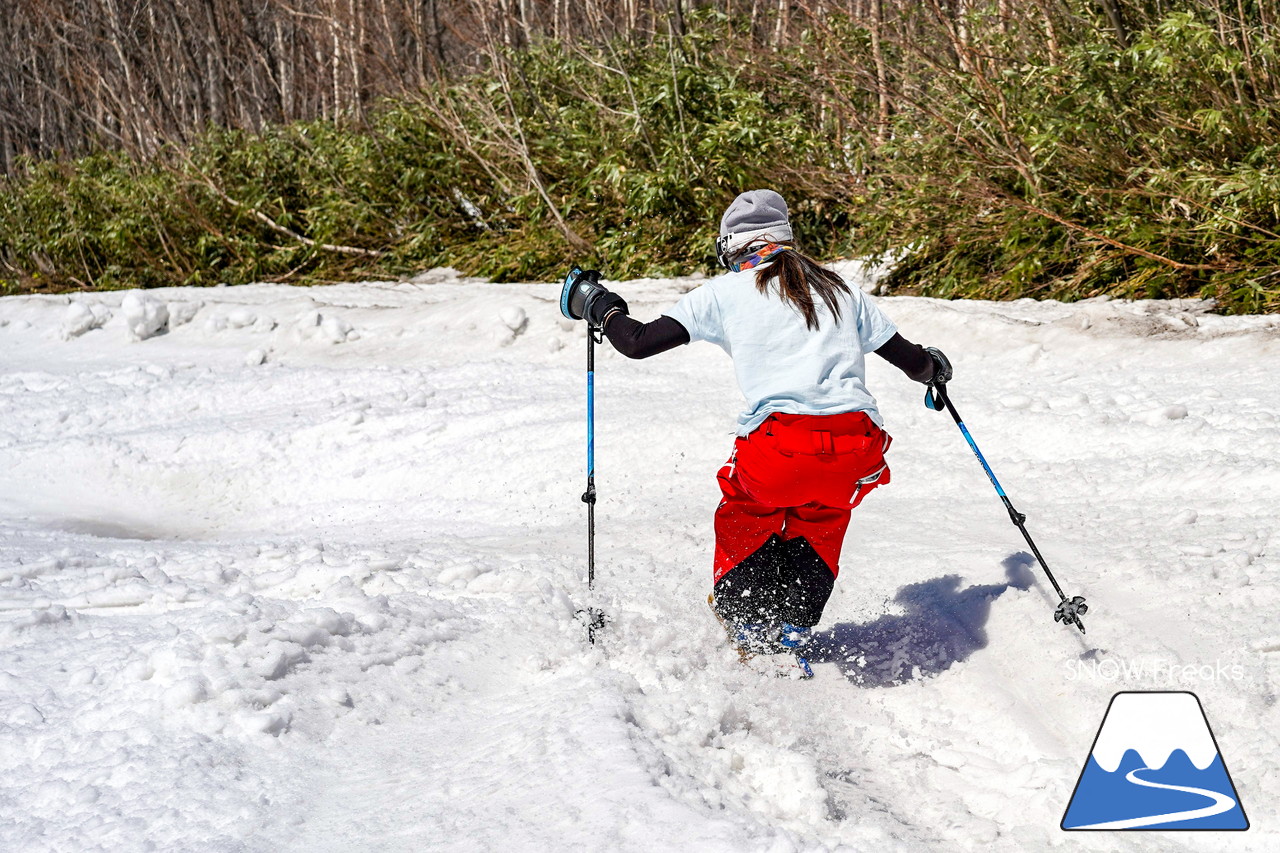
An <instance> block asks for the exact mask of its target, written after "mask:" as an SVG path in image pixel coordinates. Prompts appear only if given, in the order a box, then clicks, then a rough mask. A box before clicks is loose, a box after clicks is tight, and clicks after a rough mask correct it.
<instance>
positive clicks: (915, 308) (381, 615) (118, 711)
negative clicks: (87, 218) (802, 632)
mask: <svg viewBox="0 0 1280 853" xmlns="http://www.w3.org/2000/svg"><path fill="white" fill-rule="evenodd" d="M696 283H697V281H696V280H695V279H672V280H642V281H636V282H628V283H625V284H621V285H619V286H618V289H619V290H620V292H622V293H623V294H624V295H625V296H626V297H627V299H628V302H629V303H630V304H631V306H632V312H633V314H634V315H636V316H638V317H640V318H642V319H650V318H652V317H654V316H656V315H657V314H658V313H660V312H661V311H662V310H664V309H665V308H666V307H668V306H669V305H671V304H672V303H673V302H674V301H675V300H676V299H677V298H678V296H679V294H680V293H682V292H683V291H685V290H687V289H689V288H690V287H693V286H695V285H696ZM558 295H559V290H558V286H556V285H546V284H542V285H491V284H482V283H477V282H472V281H467V280H465V279H459V278H458V277H457V276H456V275H452V274H450V273H448V272H436V273H433V274H431V275H427V276H423V277H420V279H418V280H416V281H415V282H403V283H366V284H352V285H337V286H331V287H317V288H289V287H282V286H271V285H254V286H248V287H239V288H216V289H209V290H187V289H173V290H159V291H149V292H147V294H146V295H145V297H146V298H145V299H141V300H140V299H138V297H137V296H136V295H134V296H131V297H127V296H126V295H124V294H120V293H99V294H82V295H74V296H70V297H66V296H56V297H55V296H28V297H9V298H4V299H0V849H3V850H6V851H8V850H13V851H41V850H50V851H53V850H57V851H65V850H77V851H90V850H111V851H132V850H140V851H141V850H215V851H276V850H299V851H302V850H306V851H324V850H333V851H338V850H342V851H349V850H371V851H372V850H378V851H396V850H402V851H420V850H435V849H439V850H451V851H452V850H564V849H575V848H579V847H580V848H584V849H595V850H626V851H630V850H634V851H653V850H698V851H755V850H759V851H793V850H794V851H819V850H868V851H894V850H902V851H915V850H955V849H979V848H981V849H983V850H997V851H1003V850H1008V851H1022V850H1037V849H1051V848H1057V847H1061V846H1064V845H1066V844H1071V845H1073V846H1081V845H1084V846H1086V847H1087V848H1088V849H1091V850H1093V849H1096V850H1188V851H1191V850H1195V851H1199V850H1258V851H1262V850H1272V849H1277V847H1278V846H1280V838H1277V834H1278V833H1277V807H1276V803H1277V802H1280V744H1278V743H1277V738H1276V734H1275V732H1277V731H1280V712H1278V711H1277V707H1276V703H1277V700H1276V687H1275V685H1276V675H1277V666H1278V662H1280V655H1278V654H1277V649H1280V642H1278V641H1277V633H1276V628H1275V624H1276V623H1275V612H1276V608H1277V605H1278V604H1280V596H1277V593H1276V570H1277V564H1276V561H1275V557H1274V556H1273V554H1272V552H1273V551H1274V549H1275V547H1276V546H1275V542H1274V539H1275V536H1276V522H1275V518H1276V516H1277V514H1278V512H1280V415H1278V414H1277V410H1276V406H1275V393H1276V391H1275V375H1276V369H1275V368H1276V366H1277V364H1280V343H1278V341H1280V318H1267V317H1237V318H1224V317H1217V316H1212V315H1208V314H1206V313H1204V311H1203V306H1201V305H1199V304H1198V303H1192V302H1134V303H1126V302H1086V303H1078V304H1075V305H1064V304H1059V303H1052V302H1050V303H1039V302H1033V301H1030V300H1021V301H1018V302H1013V303H985V302H941V301H936V300H928V299H912V298H888V299H884V300H882V304H883V305H884V307H885V308H886V310H887V311H888V313H889V314H890V316H891V317H892V318H893V319H894V320H895V321H896V322H897V323H898V325H899V327H900V329H901V330H902V332H903V333H904V334H905V335H906V336H907V337H909V338H911V339H913V340H916V341H920V342H923V343H925V344H930V345H936V346H939V347H941V348H942V349H943V350H944V351H946V352H947V354H948V355H949V356H950V357H951V359H952V361H953V363H954V364H955V366H956V379H955V381H954V383H953V385H952V386H951V387H952V397H953V399H954V401H955V403H956V405H957V407H958V408H959V410H960V412H961V414H962V415H963V416H964V418H965V421H966V423H967V425H968V427H969V429H970V430H971V432H972V433H973V436H974V438H975V440H976V441H977V442H978V444H979V446H980V447H981V448H982V450H983V452H984V453H985V454H986V456H987V458H988V459H989V460H990V462H991V465H992V467H993V469H994V470H995V472H996V474H997V476H998V477H999V478H1000V480H1001V482H1002V484H1003V485H1004V486H1005V488H1006V489H1007V491H1008V492H1009V494H1010V496H1011V498H1012V500H1013V502H1014V503H1015V505H1016V506H1017V507H1018V508H1019V509H1020V510H1021V511H1023V512H1024V513H1026V514H1027V516H1028V522H1027V524H1028V528H1029V530H1030V531H1031V533H1032V535H1033V536H1034V537H1035V538H1036V541H1037V544H1039V545H1040V547H1041V550H1042V551H1043V552H1044V554H1045V557H1046V559H1047V560H1048V561H1049V565H1050V567H1051V568H1053V569H1054V570H1055V572H1056V573H1057V574H1058V577H1059V580H1060V581H1061V582H1062V584H1063V587H1064V589H1065V590H1066V592H1067V593H1068V595H1072V594H1083V595H1085V596H1086V597H1087V598H1088V600H1089V604H1090V607H1091V609H1090V613H1089V614H1088V616H1087V617H1086V620H1085V621H1086V625H1087V626H1088V629H1089V633H1088V634H1087V635H1086V636H1083V637H1082V636H1080V635H1078V634H1077V633H1076V632H1074V631H1070V630H1066V629H1064V628H1062V627H1061V626H1059V625H1056V624H1055V623H1054V622H1053V620H1052V605H1053V603H1054V601H1053V596H1052V595H1051V590H1050V589H1049V587H1048V585H1047V583H1046V582H1045V581H1044V579H1043V578H1042V576H1041V575H1040V572H1039V569H1038V567H1036V566H1035V565H1034V564H1033V563H1032V562H1031V561H1030V559H1029V557H1028V555H1027V554H1026V553H1025V551H1024V543H1023V542H1022V541H1021V539H1020V537H1019V536H1018V533H1017V531H1016V530H1015V529H1013V528H1012V526H1011V525H1010V524H1009V521H1008V517H1007V515H1006V514H1005V512H1004V510H1003V508H1002V507H1001V506H1000V503H999V501H998V499H997V498H996V497H995V495H994V493H993V492H992V490H991V488H990V485H989V483H988V482H987V480H986V478H985V476H984V475H983V473H982V470H981V468H980V467H979V466H978V464H977V463H976V461H975V460H974V459H973V456H972V454H971V453H970V451H969V449H968V448H967V446H966V445H965V444H964V441H963V439H962V437H961V436H960V435H959V433H958V431H957V430H956V429H955V426H954V424H953V423H952V422H951V420H950V419H949V418H948V417H946V416H945V415H942V414H938V413H934V412H931V411H929V410H927V409H926V408H925V407H924V406H923V404H922V399H923V390H922V388H921V386H919V385H917V384H915V383H912V382H910V381H909V380H907V379H905V378H904V377H902V376H901V375H900V374H898V373H897V372H896V371H895V370H893V368H891V367H890V366H888V365H887V364H883V363H880V361H879V360H878V359H870V360H869V361H870V368H869V369H870V376H869V382H870V385H871V388H872V391H873V393H875V394H876V396H877V398H878V399H879V401H880V403H881V408H882V412H883V414H884V415H885V418H886V420H887V422H888V429H889V431H890V432H891V433H892V434H893V435H894V437H895V442H894V446H893V449H892V451H891V452H890V460H889V461H890V465H891V467H892V469H893V482H892V484H891V485H890V486H888V487H885V488H883V489H880V490H877V492H876V493H875V494H874V495H873V496H872V497H871V498H869V499H868V500H867V502H866V503H865V504H864V505H863V506H862V507H860V508H859V509H858V510H857V511H856V513H855V516H854V521H853V524H852V525H851V527H850V532H849V535H848V537H847V539H846V544H845V556H844V559H843V562H842V565H843V571H842V574H841V577H840V580H839V581H838V583H837V586H836V592H835V594H834V596H833V598H832V601H831V603H830V604H829V606H828V608H827V613H826V618H825V621H824V622H823V624H822V625H820V626H819V631H818V634H819V636H818V641H819V644H818V646H817V650H816V652H815V655H814V658H815V661H816V663H815V669H816V671H817V677H816V678H815V679H813V680H812V681H809V682H794V681H785V680H769V679H761V678H759V677H758V676H755V675H753V674H752V673H751V672H749V671H747V670H745V669H744V668H742V667H741V666H739V665H738V664H737V662H736V657H735V656H734V654H733V653H732V652H731V651H730V650H729V649H728V647H727V645H726V644H725V642H724V640H723V638H722V635H721V632H720V629H719V627H718V626H717V625H716V623H715V621H714V619H713V618H712V615H711V613H710V611H709V610H708V608H707V606H706V602H705V599H706V593H707V589H708V586H709V582H710V559H711V547H712V530H711V513H712V510H713V509H714V507H715V505H716V502H717V500H718V491H717V487H716V484H715V479H714V475H715V471H716V469H717V468H718V467H719V465H720V464H721V463H722V461H723V460H724V458H725V457H726V456H727V455H728V453H729V450H730V447H731V442H732V429H733V419H734V416H735V415H736V413H737V411H738V409H739V404H740V397H739V395H738V393H737V390H736V388H735V386H734V384H733V376H732V371H731V367H730V363H729V361H728V359H727V358H725V357H724V355H723V354H722V353H720V351H719V350H717V349H715V348H713V347H710V346H708V345H694V346H690V347H684V348H680V349H679V350H678V351H676V352H673V353H668V354H665V355H663V356H659V357H656V358H654V359H650V360H647V361H644V362H631V361H628V360H626V359H624V358H622V357H621V356H619V355H617V354H616V353H614V352H612V351H611V349H610V348H609V347H608V345H605V346H603V347H601V348H599V349H598V350H597V376H596V382H597V436H596V453H597V465H598V470H597V486H598V489H599V494H600V503H599V505H598V508H597V521H598V540H597V547H598V555H599V559H598V567H597V570H598V575H597V591H598V601H597V603H598V604H599V605H600V606H602V607H603V608H604V609H605V610H606V611H607V612H608V613H609V615H610V617H611V620H612V621H611V622H610V624H609V625H608V626H607V628H606V629H605V630H604V631H603V632H602V635H601V639H600V643H599V645H598V646H596V647H594V648H591V647H588V646H587V645H586V643H585V642H584V638H583V633H584V632H583V630H582V627H581V626H580V625H579V624H578V623H577V622H575V621H574V615H573V614H574V611H575V610H576V609H578V608H579V607H581V606H583V605H584V604H586V603H587V601H586V599H585V596H584V590H585V512H584V509H583V505H582V503H581V502H580V500H579V495H580V494H581V491H582V487H583V485H584V480H585V471H584V461H585V459H584V456H585V447H584V445H585V425H584V385H585V377H584V360H585V354H584V353H583V349H584V348H585V332H584V329H583V328H582V326H581V325H580V324H579V325H575V324H572V323H569V322H567V321H564V320H562V319H561V318H560V317H559V312H558V307H557V301H558ZM148 300H149V301H150V302H148ZM162 309H163V310H162ZM166 323H167V325H166ZM1215 667H1218V672H1219V673H1222V672H1225V673H1226V674H1225V675H1220V674H1215V671H1214V668H1215ZM1179 668H1181V669H1179ZM1171 679H1173V680H1171ZM1144 688H1146V689H1190V690H1194V691H1196V692H1197V693H1198V695H1199V696H1200V698H1201V700H1202V702H1203V703H1204V706H1205V709H1206V711H1207V712H1208V714H1209V716H1210V719H1211V722H1212V725H1213V727H1214V731H1215V733H1216V734H1217V737H1218V742H1219V745H1220V746H1221V748H1222V750H1223V753H1224V756H1225V759H1226V762H1227V764H1228V766H1229V767H1230V769H1231V773H1232V776H1233V778H1234V781H1235V783H1236V787H1237V789H1238V790H1239V792H1240V796H1241V800H1242V802H1243V804H1244V806H1245V808H1246V809H1247V811H1248V814H1249V816H1250V820H1251V822H1252V826H1253V828H1252V829H1250V830H1249V831H1248V832H1245V833H1208V834H1206V833H1189V834H1164V833H1161V834H1144V833H1117V834H1090V835H1087V836H1081V835H1070V834H1064V833H1062V832H1061V831H1060V830H1059V829H1058V822H1059V820H1060V819H1061V816H1062V813H1063V811H1064V809H1065V808H1066V805H1067V802H1068V800H1069V799H1070V796H1071V791H1072V788H1073V785H1074V784H1075V781H1076V779H1077V777H1078V775H1079V773H1080V769H1081V766H1082V763H1083V761H1084V760H1085V758H1086V757H1087V754H1088V751H1089V747H1090V744H1091V743H1092V739H1093V736H1094V733H1095V732H1096V731H1097V726H1098V724H1099V723H1100V722H1101V719H1102V715H1103V712H1104V711H1105V709H1106V707H1107V702H1108V700H1109V698H1110V696H1111V694H1112V693H1113V692H1115V691H1116V690H1120V689H1144Z"/></svg>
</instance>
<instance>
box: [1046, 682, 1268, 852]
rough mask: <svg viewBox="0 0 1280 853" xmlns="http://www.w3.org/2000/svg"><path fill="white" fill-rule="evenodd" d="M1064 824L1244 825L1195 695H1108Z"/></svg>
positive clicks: (1104, 826)
mask: <svg viewBox="0 0 1280 853" xmlns="http://www.w3.org/2000/svg"><path fill="white" fill-rule="evenodd" d="M1062 828H1063V829H1248V828H1249V819H1248V818H1247V817H1245V814H1244V809H1243V808H1242V807H1241V806H1240V797H1239V795H1238V794H1237V793H1236V788H1235V785H1234V784H1233V783H1232V782H1231V776H1230V774H1228V773H1227V767H1226V765H1225V764H1224V763H1223V762H1222V754H1221V753H1220V752H1219V751H1218V743H1217V741H1216V740H1215V739H1214V737H1213V732H1212V731H1211V730H1210V729H1209V720H1208V718H1207V717H1205V715H1204V709H1203V708H1202V707H1201V706H1200V700H1199V698H1197V697H1196V695H1195V694H1194V693H1186V692H1126V693H1117V694H1116V695H1115V696H1113V697H1111V704H1110V706H1108V708H1107V713H1106V716H1104V717H1103V718H1102V726H1101V727H1100V728H1099V729H1098V736H1097V737H1096V738H1095V739H1094V741H1093V749H1092V750H1091V751H1090V753H1089V758H1088V759H1087V760H1086V761H1085V765H1084V770H1083V771H1081V773H1080V780H1079V781H1078V782H1076V790H1075V793H1074V794H1072V795H1071V802H1070V804H1069V805H1068V806H1067V812H1066V814H1065V815H1063V817H1062Z"/></svg>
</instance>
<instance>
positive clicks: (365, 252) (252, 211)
mask: <svg viewBox="0 0 1280 853" xmlns="http://www.w3.org/2000/svg"><path fill="white" fill-rule="evenodd" d="M200 177H201V179H202V180H203V181H204V183H205V186H207V187H208V188H209V189H211V190H213V192H214V194H215V195H216V196H218V198H220V199H222V200H223V201H225V202H226V203H227V204H229V205H231V206H232V207H234V208H236V209H237V210H243V211H246V212H247V213H248V214H249V215H250V216H252V217H253V218H254V219H256V220H258V221H259V222H261V223H262V224H263V225H265V226H267V227H268V228H270V229H271V230H272V231H275V232H276V233H278V234H284V235H285V236H287V237H291V238H292V239H294V240H297V241H298V242H299V243H301V244H302V245H304V246H308V247H310V248H312V249H320V250H321V251H325V252H337V253H338V254H342V255H358V256H360V257H364V258H381V257H384V256H385V255H386V254H387V253H386V252H383V251H380V250H378V249H361V248H360V247H358V246H339V245H336V244H334V243H321V242H319V241H317V240H312V239H311V238H310V237H304V236H303V235H301V234H299V233H298V232H297V231H294V230H293V229H292V228H287V227H285V226H284V225H281V224H280V223H279V222H276V221H275V220H274V219H272V218H271V217H270V216H267V215H266V214H265V213H263V212H262V211H261V210H258V209H257V208H256V207H252V206H250V205H247V204H245V203H244V202H242V201H236V200H235V199H234V198H232V197H231V196H229V195H227V194H226V193H225V192H223V191H222V188H221V187H219V186H218V185H217V184H215V183H214V182H213V181H211V180H210V179H209V178H208V177H206V176H204V175H201V176H200Z"/></svg>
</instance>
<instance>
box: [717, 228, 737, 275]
mask: <svg viewBox="0 0 1280 853" xmlns="http://www.w3.org/2000/svg"><path fill="white" fill-rule="evenodd" d="M737 236H738V235H737V234H725V235H724V236H723V237H717V238H716V261H717V262H718V263H719V264H720V266H722V267H724V268H725V269H727V270H728V269H733V267H732V266H730V261H732V260H733V259H732V258H730V257H729V244H730V243H732V242H733V238H734V237H737Z"/></svg>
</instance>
